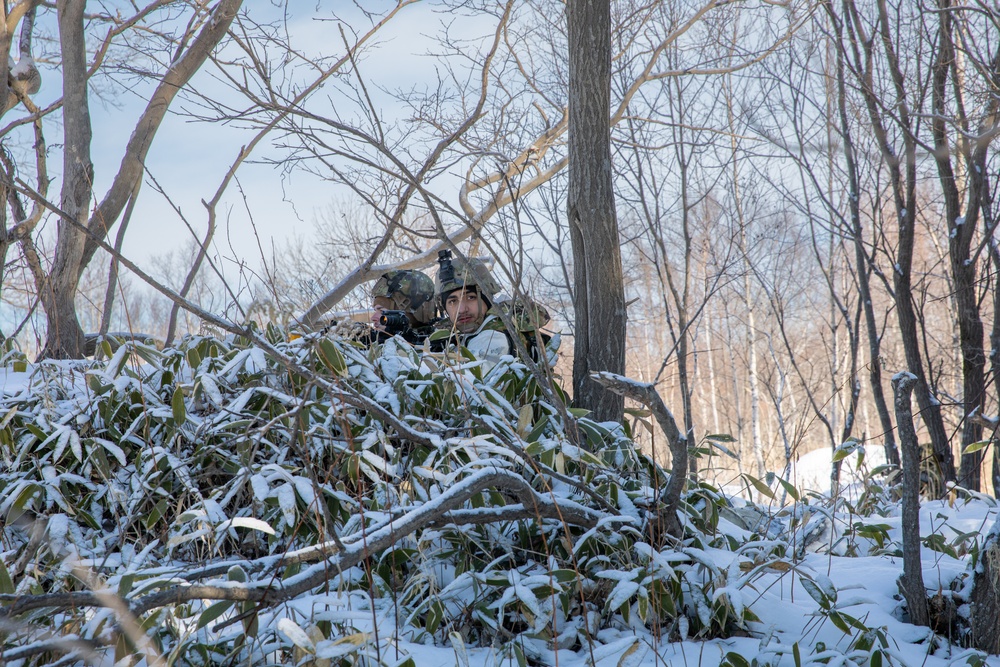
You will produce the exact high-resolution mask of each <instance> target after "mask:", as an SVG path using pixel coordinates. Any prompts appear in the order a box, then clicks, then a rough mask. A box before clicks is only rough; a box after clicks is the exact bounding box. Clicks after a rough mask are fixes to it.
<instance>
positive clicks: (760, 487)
mask: <svg viewBox="0 0 1000 667" xmlns="http://www.w3.org/2000/svg"><path fill="white" fill-rule="evenodd" d="M743 478H744V479H745V480H747V481H748V482H750V484H751V485H752V486H753V488H755V489H757V491H759V492H760V495H762V496H764V497H765V498H770V499H771V500H774V491H772V490H771V489H770V488H769V487H768V486H767V484H765V483H764V482H762V481H760V480H759V479H757V478H756V477H754V476H753V475H749V474H747V473H743Z"/></svg>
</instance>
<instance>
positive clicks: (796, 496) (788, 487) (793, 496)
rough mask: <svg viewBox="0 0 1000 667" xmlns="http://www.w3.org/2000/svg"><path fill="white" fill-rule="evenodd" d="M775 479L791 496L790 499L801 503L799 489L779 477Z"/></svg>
mask: <svg viewBox="0 0 1000 667" xmlns="http://www.w3.org/2000/svg"><path fill="white" fill-rule="evenodd" d="M775 478H776V479H777V480H778V484H781V488H783V489H784V490H785V493H787V494H788V495H789V497H790V498H791V499H792V500H794V501H795V502H799V500H800V497H799V491H798V489H796V488H795V487H794V486H792V485H791V484H790V483H788V482H786V481H785V480H783V479H781V478H780V477H778V476H777V475H775Z"/></svg>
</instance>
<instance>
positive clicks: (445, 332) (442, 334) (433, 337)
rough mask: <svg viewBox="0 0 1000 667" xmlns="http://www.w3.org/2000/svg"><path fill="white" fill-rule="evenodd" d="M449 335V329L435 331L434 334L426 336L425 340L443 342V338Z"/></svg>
mask: <svg viewBox="0 0 1000 667" xmlns="http://www.w3.org/2000/svg"><path fill="white" fill-rule="evenodd" d="M450 335H451V330H449V329H438V330H437V331H435V332H434V333H432V334H431V335H430V336H428V337H427V340H429V341H431V342H433V341H438V340H444V339H445V338H447V337H448V336H450Z"/></svg>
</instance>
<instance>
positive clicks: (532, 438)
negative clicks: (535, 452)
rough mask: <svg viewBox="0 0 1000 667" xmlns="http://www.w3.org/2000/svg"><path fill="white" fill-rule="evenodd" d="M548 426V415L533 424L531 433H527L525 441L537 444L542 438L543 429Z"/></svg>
mask: <svg viewBox="0 0 1000 667" xmlns="http://www.w3.org/2000/svg"><path fill="white" fill-rule="evenodd" d="M548 424H549V416H548V415H544V416H542V418H541V419H539V420H538V423H537V424H535V426H534V428H532V429H531V433H529V434H528V435H527V437H525V441H527V442H538V439H539V438H540V437H542V433H544V432H545V427H546V426H548Z"/></svg>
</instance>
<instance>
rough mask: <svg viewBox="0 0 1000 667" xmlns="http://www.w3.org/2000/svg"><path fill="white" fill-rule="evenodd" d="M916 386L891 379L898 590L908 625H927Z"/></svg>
mask: <svg viewBox="0 0 1000 667" xmlns="http://www.w3.org/2000/svg"><path fill="white" fill-rule="evenodd" d="M916 383H917V378H916V376H914V375H913V374H912V373H897V374H896V375H895V376H893V378H892V389H893V392H894V393H895V397H896V424H897V426H898V427H899V441H900V444H901V446H902V450H903V451H902V454H903V517H902V524H903V576H901V577H900V578H899V582H898V585H899V590H900V592H901V593H902V594H903V597H904V598H905V599H906V607H907V609H908V610H909V613H910V623H913V624H914V625H928V623H929V621H930V615H929V614H928V610H927V592H926V589H925V588H924V572H923V568H922V566H921V563H920V443H919V442H917V432H916V431H915V430H914V428H913V413H912V411H911V409H910V393H911V392H912V391H913V386H914V385H915V384H916Z"/></svg>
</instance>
